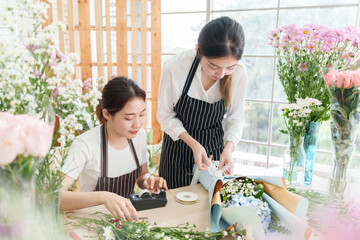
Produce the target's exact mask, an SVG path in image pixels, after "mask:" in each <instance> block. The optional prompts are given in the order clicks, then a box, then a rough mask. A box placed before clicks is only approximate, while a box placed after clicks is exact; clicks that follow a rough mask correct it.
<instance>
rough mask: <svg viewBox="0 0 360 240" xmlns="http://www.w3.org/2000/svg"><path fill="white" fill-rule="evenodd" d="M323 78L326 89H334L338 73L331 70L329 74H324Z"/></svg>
mask: <svg viewBox="0 0 360 240" xmlns="http://www.w3.org/2000/svg"><path fill="white" fill-rule="evenodd" d="M324 78H325V83H326V86H327V87H329V86H331V87H335V86H336V79H337V78H338V72H337V71H336V70H331V71H330V72H328V73H326V74H325V76H324Z"/></svg>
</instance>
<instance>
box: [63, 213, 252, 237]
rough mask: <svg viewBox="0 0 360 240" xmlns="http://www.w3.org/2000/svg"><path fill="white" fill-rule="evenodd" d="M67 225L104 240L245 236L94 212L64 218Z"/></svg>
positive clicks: (186, 225) (239, 233)
mask: <svg viewBox="0 0 360 240" xmlns="http://www.w3.org/2000/svg"><path fill="white" fill-rule="evenodd" d="M66 217H67V218H68V219H69V221H68V223H69V224H71V225H72V226H75V227H86V228H87V229H88V230H90V231H93V232H96V233H97V234H98V236H99V237H100V236H104V237H105V239H106V240H120V239H128V240H131V239H134V240H138V239H143V240H148V239H154V240H155V239H160V240H180V239H193V240H202V239H211V240H218V239H222V238H224V237H226V236H227V235H229V234H230V235H233V236H236V235H237V236H238V237H240V238H241V235H244V234H245V231H243V232H234V231H229V232H227V231H221V232H218V233H212V232H210V231H206V232H199V231H196V230H195V228H196V226H189V224H188V223H187V224H182V225H179V226H176V227H160V226H157V225H156V223H154V224H151V223H150V222H148V221H146V220H145V221H140V222H135V221H124V220H123V219H120V218H114V217H113V216H112V215H110V214H106V213H100V212H96V213H95V214H94V217H96V218H89V217H77V216H73V215H69V214H68V215H67V216H66Z"/></svg>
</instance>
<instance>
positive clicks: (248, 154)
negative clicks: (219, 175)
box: [234, 142, 267, 167]
mask: <svg viewBox="0 0 360 240" xmlns="http://www.w3.org/2000/svg"><path fill="white" fill-rule="evenodd" d="M236 150H237V152H236V153H235V154H234V162H235V163H239V164H246V165H251V166H259V167H266V166H267V157H266V155H267V146H263V145H258V144H252V143H243V142H241V143H239V145H238V146H237V148H236Z"/></svg>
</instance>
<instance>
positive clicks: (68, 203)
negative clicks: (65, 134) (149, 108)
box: [60, 77, 167, 220]
mask: <svg viewBox="0 0 360 240" xmlns="http://www.w3.org/2000/svg"><path fill="white" fill-rule="evenodd" d="M145 99H146V94H145V91H144V90H142V89H141V88H140V87H139V86H138V85H137V84H136V83H135V82H134V81H133V80H131V79H128V78H125V77H117V78H114V79H112V80H111V81H109V82H108V83H107V84H106V86H105V87H104V89H103V91H102V99H101V100H100V101H99V102H100V103H99V106H97V109H96V115H97V118H98V120H99V121H100V123H101V125H100V126H97V127H95V128H93V129H91V130H89V131H87V132H85V133H83V134H81V135H80V136H78V137H77V138H75V140H74V142H73V144H72V146H71V147H70V150H69V153H68V156H67V158H66V160H65V163H64V166H63V167H62V169H61V172H62V173H63V174H64V180H63V182H62V189H61V192H60V210H62V211H67V210H74V209H79V208H85V207H90V206H94V205H99V204H104V205H105V206H106V208H107V209H108V210H109V211H110V213H111V214H112V215H113V216H115V217H118V218H123V219H128V220H131V219H132V218H134V219H135V220H139V217H138V214H137V212H136V210H135V208H134V206H133V205H132V204H131V202H130V200H129V199H128V197H129V195H130V194H131V193H133V190H134V185H135V183H137V185H138V186H139V187H140V188H142V189H149V190H151V191H157V190H159V189H160V188H165V189H167V186H166V181H165V180H164V179H163V178H161V177H154V176H151V175H150V174H149V172H148V166H147V161H148V154H147V148H146V133H145V131H144V130H143V129H142V128H141V127H142V125H143V122H144V117H145V106H146V104H145ZM78 177H80V182H81V186H80V188H79V189H78V191H76V192H72V191H69V188H70V187H71V186H72V184H73V183H74V181H75V180H76V179H78Z"/></svg>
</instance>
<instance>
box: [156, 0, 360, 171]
mask: <svg viewBox="0 0 360 240" xmlns="http://www.w3.org/2000/svg"><path fill="white" fill-rule="evenodd" d="M189 2H190V1H189ZM161 6H162V60H163V61H164V60H165V59H166V58H168V57H169V55H174V54H176V53H178V52H180V51H182V50H184V49H191V48H193V47H194V46H195V44H196V41H197V36H198V33H199V31H200V29H201V28H202V27H203V26H204V24H205V23H206V22H207V20H211V19H214V18H217V17H220V16H229V17H232V18H234V19H236V20H237V21H239V23H241V25H242V26H243V28H244V31H245V35H246V44H245V52H244V57H243V62H244V64H245V66H246V67H247V71H248V77H249V82H248V88H247V92H246V108H245V111H246V119H247V123H246V126H245V128H244V132H243V136H242V141H241V142H240V144H239V145H238V146H237V150H238V152H237V154H238V159H240V161H243V162H244V163H247V164H254V165H258V166H263V167H272V166H278V165H281V164H282V155H283V152H284V150H285V147H286V146H287V143H288V136H287V135H284V134H282V133H280V132H279V129H282V128H284V120H283V118H282V116H281V112H280V110H279V105H280V104H283V103H286V95H285V93H284V92H283V89H282V86H281V84H280V82H279V80H278V77H277V74H276V71H275V69H274V66H275V56H274V55H275V53H274V50H273V49H272V48H271V47H270V46H268V44H267V43H268V40H267V35H268V34H269V32H270V31H271V30H273V29H276V28H278V27H280V26H283V25H288V24H292V23H294V24H297V25H303V24H305V23H318V24H326V25H327V26H329V27H339V28H343V27H345V26H347V25H356V24H357V15H358V1H357V0H343V1H341V2H340V1H336V0H306V1H297V0H269V1H251V0H242V1H238V0H227V1H223V0H198V1H191V3H189V4H185V2H184V1H175V0H163V1H162V5H161ZM334 16H336V17H334ZM359 135H360V134H359ZM356 144H357V149H356V153H355V155H354V157H353V161H352V166H351V168H352V169H354V168H357V169H360V147H359V146H360V136H359V137H358V139H357V142H356ZM317 149H318V151H317V155H316V162H315V172H316V174H319V175H320V174H324V175H326V174H327V175H328V173H329V171H330V166H331V157H332V156H331V140H330V122H329V121H328V122H324V123H323V124H322V125H321V127H320V133H319V139H318V148H317Z"/></svg>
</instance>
